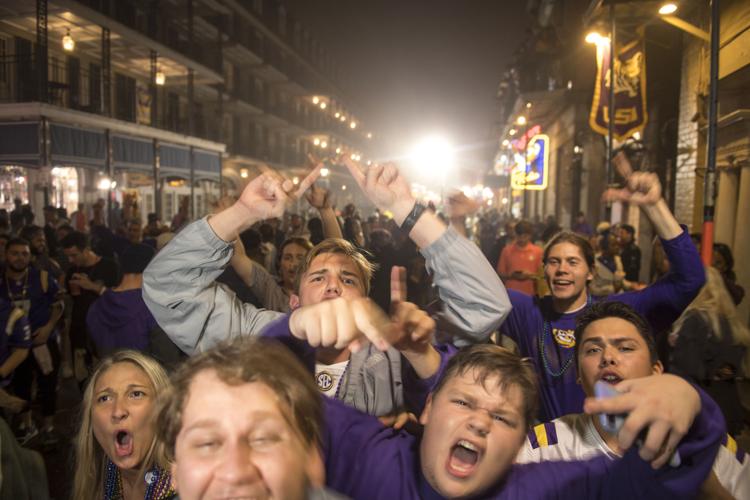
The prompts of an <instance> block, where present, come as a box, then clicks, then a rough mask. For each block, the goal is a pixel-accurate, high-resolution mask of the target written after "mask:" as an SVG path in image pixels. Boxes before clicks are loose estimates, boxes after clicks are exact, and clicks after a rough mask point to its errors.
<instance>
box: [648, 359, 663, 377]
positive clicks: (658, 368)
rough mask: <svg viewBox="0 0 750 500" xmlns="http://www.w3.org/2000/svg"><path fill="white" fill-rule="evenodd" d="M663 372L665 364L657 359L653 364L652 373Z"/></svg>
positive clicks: (658, 373) (659, 373)
mask: <svg viewBox="0 0 750 500" xmlns="http://www.w3.org/2000/svg"><path fill="white" fill-rule="evenodd" d="M662 373H664V365H663V364H661V361H658V360H657V361H656V363H654V364H653V365H652V366H651V374H652V375H661V374H662Z"/></svg>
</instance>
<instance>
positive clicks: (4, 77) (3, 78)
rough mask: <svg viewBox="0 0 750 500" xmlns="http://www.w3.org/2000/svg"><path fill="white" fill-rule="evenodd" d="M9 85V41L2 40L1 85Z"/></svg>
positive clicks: (0, 51)
mask: <svg viewBox="0 0 750 500" xmlns="http://www.w3.org/2000/svg"><path fill="white" fill-rule="evenodd" d="M5 83H8V40H7V39H5V38H0V84H5Z"/></svg>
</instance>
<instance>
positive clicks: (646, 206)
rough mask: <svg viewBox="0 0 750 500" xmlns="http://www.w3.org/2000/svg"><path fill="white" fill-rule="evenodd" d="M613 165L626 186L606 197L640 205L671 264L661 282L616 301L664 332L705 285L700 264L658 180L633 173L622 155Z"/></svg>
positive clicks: (687, 235) (652, 176) (651, 175)
mask: <svg viewBox="0 0 750 500" xmlns="http://www.w3.org/2000/svg"><path fill="white" fill-rule="evenodd" d="M615 163H616V166H617V169H618V172H620V174H621V175H622V176H623V177H624V178H625V179H626V181H627V185H626V187H624V188H622V189H610V190H608V191H607V192H606V193H605V198H606V199H609V200H625V201H628V202H629V203H631V204H636V205H639V206H640V207H641V209H642V210H643V211H644V213H645V214H646V215H647V216H648V218H649V219H650V220H651V223H652V224H653V225H654V229H655V230H656V233H657V234H658V235H659V237H660V238H661V242H662V245H663V247H664V252H665V253H666V255H667V258H668V259H669V263H670V270H669V272H668V273H667V274H666V275H665V276H664V277H663V278H662V279H660V280H659V281H657V282H656V283H654V284H653V285H651V286H649V287H646V288H645V289H643V290H641V291H639V292H633V293H627V294H622V295H618V296H617V300H621V301H623V302H628V303H629V304H631V305H633V306H634V307H635V308H636V309H637V310H638V311H639V312H640V313H641V314H643V315H644V316H646V317H647V318H648V320H649V322H651V324H652V325H653V326H654V327H655V328H656V329H657V331H660V330H663V329H667V328H668V327H669V326H670V325H671V323H672V322H673V321H675V320H676V319H677V318H678V317H679V315H680V314H681V313H682V311H683V310H684V309H685V308H686V307H687V306H688V304H690V302H691V301H692V300H693V299H694V298H695V296H696V295H697V294H698V292H699V291H700V289H701V287H703V285H704V284H705V282H706V275H705V272H704V269H703V264H702V262H701V259H700V255H699V254H698V250H697V249H696V248H695V246H694V245H693V243H692V241H691V239H690V235H689V234H688V232H687V230H686V229H685V228H683V227H682V226H680V225H679V223H678V222H677V220H676V219H675V218H674V216H673V215H672V213H671V212H670V211H669V207H667V204H666V202H665V201H664V199H663V198H662V196H661V184H660V183H659V178H658V177H657V176H656V175H655V174H653V173H649V172H633V171H632V169H631V167H630V163H629V162H628V160H627V158H626V157H625V155H624V154H623V153H619V154H618V155H617V156H616V157H615Z"/></svg>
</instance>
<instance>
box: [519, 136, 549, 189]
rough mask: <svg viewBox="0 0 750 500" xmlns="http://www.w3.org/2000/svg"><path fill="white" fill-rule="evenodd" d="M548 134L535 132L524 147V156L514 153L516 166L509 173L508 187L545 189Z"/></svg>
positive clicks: (547, 165)
mask: <svg viewBox="0 0 750 500" xmlns="http://www.w3.org/2000/svg"><path fill="white" fill-rule="evenodd" d="M548 167H549V136H548V135H546V134H537V135H535V136H534V137H532V138H531V140H530V141H529V145H528V147H527V148H526V157H525V158H524V157H523V155H522V154H518V155H516V166H515V167H514V168H513V171H512V172H511V174H510V187H511V188H513V189H529V190H534V191H541V190H543V189H547V180H548V174H549V171H548Z"/></svg>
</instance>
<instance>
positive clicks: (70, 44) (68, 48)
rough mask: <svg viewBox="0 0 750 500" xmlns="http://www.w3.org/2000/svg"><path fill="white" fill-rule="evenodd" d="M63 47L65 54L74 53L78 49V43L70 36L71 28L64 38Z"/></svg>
mask: <svg viewBox="0 0 750 500" xmlns="http://www.w3.org/2000/svg"><path fill="white" fill-rule="evenodd" d="M62 46H63V50H64V51H65V52H73V50H74V49H75V48H76V41H75V40H73V37H72V36H70V28H68V31H67V32H66V33H65V36H64V37H63V38H62Z"/></svg>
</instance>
